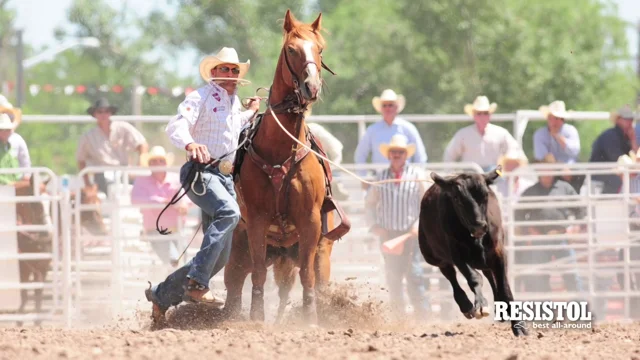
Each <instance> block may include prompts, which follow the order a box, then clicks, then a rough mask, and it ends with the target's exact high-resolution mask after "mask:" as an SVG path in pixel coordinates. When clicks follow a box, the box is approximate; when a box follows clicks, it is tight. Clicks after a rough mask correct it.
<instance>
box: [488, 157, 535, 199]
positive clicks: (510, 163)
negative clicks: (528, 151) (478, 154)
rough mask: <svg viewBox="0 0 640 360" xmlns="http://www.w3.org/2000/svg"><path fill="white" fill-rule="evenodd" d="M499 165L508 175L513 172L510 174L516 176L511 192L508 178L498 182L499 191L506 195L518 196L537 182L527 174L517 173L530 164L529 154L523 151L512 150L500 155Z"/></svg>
mask: <svg viewBox="0 0 640 360" xmlns="http://www.w3.org/2000/svg"><path fill="white" fill-rule="evenodd" d="M498 165H499V166H501V167H502V171H503V172H504V173H505V174H506V175H509V173H513V174H512V175H509V176H513V177H514V180H513V188H512V192H511V193H509V182H508V181H506V178H505V181H500V182H498V183H497V184H496V187H497V189H498V191H500V193H501V194H502V196H504V197H514V196H515V197H516V198H517V197H518V196H520V194H522V192H523V191H524V190H525V189H527V188H529V187H530V186H531V185H533V184H534V183H535V181H532V180H531V179H529V178H528V177H526V176H520V175H516V173H518V169H521V168H524V167H526V166H528V165H529V159H527V156H526V155H525V154H524V153H522V152H521V151H517V150H516V151H510V152H508V153H506V154H505V155H502V156H500V158H499V159H498Z"/></svg>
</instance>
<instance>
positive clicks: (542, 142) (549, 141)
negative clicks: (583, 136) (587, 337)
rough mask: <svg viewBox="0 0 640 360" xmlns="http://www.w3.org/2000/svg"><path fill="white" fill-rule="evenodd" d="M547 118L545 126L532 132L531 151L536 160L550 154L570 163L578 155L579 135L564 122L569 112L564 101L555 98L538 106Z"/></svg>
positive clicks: (558, 159)
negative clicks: (549, 102)
mask: <svg viewBox="0 0 640 360" xmlns="http://www.w3.org/2000/svg"><path fill="white" fill-rule="evenodd" d="M539 111H540V113H541V114H542V116H543V117H544V118H545V119H546V120H547V126H544V127H541V128H539V129H538V130H536V132H535V133H534V134H533V153H534V158H535V159H536V160H537V161H540V160H542V159H543V158H544V157H545V156H546V155H547V154H552V155H553V156H554V157H555V159H556V160H557V161H558V162H561V163H565V164H572V163H575V162H577V161H578V156H579V155H580V135H579V134H578V130H577V129H576V128H575V126H573V125H571V124H567V123H565V119H567V118H568V117H570V116H571V115H570V114H571V112H570V111H567V110H566V106H565V103H564V101H561V100H556V101H553V102H552V103H551V104H549V105H544V106H541V107H540V108H539Z"/></svg>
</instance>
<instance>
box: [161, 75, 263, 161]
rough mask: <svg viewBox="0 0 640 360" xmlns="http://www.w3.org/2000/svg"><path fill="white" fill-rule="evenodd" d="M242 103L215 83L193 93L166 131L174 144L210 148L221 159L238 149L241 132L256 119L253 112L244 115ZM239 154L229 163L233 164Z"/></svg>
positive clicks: (188, 96) (180, 146) (179, 108)
mask: <svg viewBox="0 0 640 360" xmlns="http://www.w3.org/2000/svg"><path fill="white" fill-rule="evenodd" d="M240 105H241V104H240V99H239V98H238V96H237V95H236V94H235V93H234V94H233V95H231V96H229V95H228V94H227V91H226V90H225V89H223V88H221V87H220V86H219V85H218V84H216V83H215V82H213V81H211V82H210V83H209V84H207V85H205V86H203V87H201V88H199V89H198V90H196V91H192V92H191V93H189V95H187V97H186V98H185V99H184V101H183V102H182V103H181V104H180V105H179V106H178V114H177V115H176V116H174V117H173V118H172V119H171V120H170V121H169V124H168V125H167V127H166V129H165V131H166V133H167V135H168V136H169V139H170V140H171V143H172V144H173V145H175V146H177V147H178V148H181V149H183V150H184V149H185V147H186V146H187V145H188V144H190V143H193V142H195V143H198V144H203V145H206V146H207V148H208V150H209V154H210V155H211V156H212V157H213V158H214V159H218V158H220V157H221V156H222V155H224V154H226V153H227V152H230V151H231V150H233V149H235V148H236V147H237V146H238V137H239V136H240V130H242V127H243V126H244V125H246V124H247V123H248V122H249V119H251V117H252V116H253V113H254V112H253V111H252V110H246V111H241V109H240ZM234 158H235V152H233V153H231V154H229V155H228V156H227V157H226V159H228V160H230V161H233V160H234Z"/></svg>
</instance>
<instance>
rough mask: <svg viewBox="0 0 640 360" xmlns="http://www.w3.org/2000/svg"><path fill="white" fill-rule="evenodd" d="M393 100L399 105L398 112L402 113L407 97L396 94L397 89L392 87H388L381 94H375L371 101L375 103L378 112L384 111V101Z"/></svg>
mask: <svg viewBox="0 0 640 360" xmlns="http://www.w3.org/2000/svg"><path fill="white" fill-rule="evenodd" d="M389 101H393V102H395V103H396V106H397V107H398V113H401V112H402V110H403V109H404V106H405V105H406V99H405V97H404V95H400V94H396V92H395V91H393V90H391V89H386V90H384V91H383V92H382V94H380V96H374V97H373V99H371V103H372V104H373V108H374V109H376V111H377V112H382V103H383V102H389Z"/></svg>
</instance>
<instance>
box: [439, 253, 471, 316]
mask: <svg viewBox="0 0 640 360" xmlns="http://www.w3.org/2000/svg"><path fill="white" fill-rule="evenodd" d="M440 272H441V273H442V275H444V277H446V278H447V280H449V282H450V283H451V287H452V288H453V298H454V299H455V300H456V303H457V304H458V307H459V308H460V311H461V312H462V313H463V314H465V316H466V317H467V318H469V317H468V316H467V314H468V313H470V312H471V310H473V304H472V303H471V301H470V300H469V298H468V297H467V294H466V293H465V292H464V290H462V288H461V287H460V284H459V283H458V279H457V278H456V269H455V268H454V267H453V265H452V264H448V265H443V266H440Z"/></svg>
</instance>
